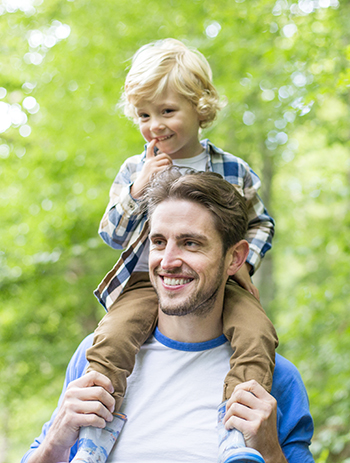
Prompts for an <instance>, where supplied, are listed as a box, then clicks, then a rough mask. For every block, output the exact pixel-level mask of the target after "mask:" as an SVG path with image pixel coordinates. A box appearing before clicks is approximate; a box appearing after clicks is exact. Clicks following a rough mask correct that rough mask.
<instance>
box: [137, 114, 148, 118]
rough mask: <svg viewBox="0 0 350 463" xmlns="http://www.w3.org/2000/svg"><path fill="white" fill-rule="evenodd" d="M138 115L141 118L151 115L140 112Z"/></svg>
mask: <svg viewBox="0 0 350 463" xmlns="http://www.w3.org/2000/svg"><path fill="white" fill-rule="evenodd" d="M138 116H139V119H147V118H148V117H149V115H148V114H147V113H140V114H139V115H138Z"/></svg>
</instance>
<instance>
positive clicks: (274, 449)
mask: <svg viewBox="0 0 350 463" xmlns="http://www.w3.org/2000/svg"><path fill="white" fill-rule="evenodd" d="M226 410H227V411H226V416H225V420H224V421H225V426H226V428H227V429H232V428H236V429H238V430H239V431H241V432H242V433H243V435H244V439H245V441H246V444H247V446H249V447H252V448H254V449H256V450H258V451H259V452H260V453H261V455H262V456H263V457H264V459H265V463H287V460H286V458H285V456H284V454H283V451H282V448H281V446H280V444H279V441H278V433H277V401H276V399H274V397H272V395H271V394H269V393H268V392H266V391H265V389H264V388H263V387H262V386H260V384H258V383H257V382H256V381H255V380H252V381H247V382H245V383H242V384H239V385H238V386H237V387H236V388H235V390H234V392H233V394H232V396H231V398H230V399H229V400H228V402H227V405H226Z"/></svg>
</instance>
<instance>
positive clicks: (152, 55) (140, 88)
mask: <svg viewBox="0 0 350 463" xmlns="http://www.w3.org/2000/svg"><path fill="white" fill-rule="evenodd" d="M166 88H170V89H171V90H173V91H176V92H178V93H179V94H180V95H182V96H184V97H185V98H187V99H188V100H189V101H190V102H191V103H192V104H193V105H194V107H195V108H196V111H197V113H198V116H199V119H200V127H207V126H208V125H210V124H211V123H212V122H213V120H214V119H215V118H216V115H217V112H218V111H219V110H220V109H221V108H222V107H223V106H224V103H223V102H221V101H220V97H219V95H218V92H217V91H216V89H215V87H214V85H213V83H212V71H211V68H210V65H209V63H208V61H207V60H206V58H205V57H204V56H203V55H202V53H200V52H199V51H198V50H196V49H194V48H189V47H187V46H186V45H184V44H183V43H182V42H180V41H179V40H175V39H164V40H159V41H156V42H151V43H149V44H147V45H144V46H143V47H141V48H140V49H139V50H138V51H137V52H136V53H135V55H134V56H133V59H132V64H131V68H130V71H129V72H128V74H127V76H126V80H125V86H124V92H123V95H122V97H121V103H120V106H122V107H123V108H124V114H125V115H126V116H127V117H129V118H131V119H133V120H134V121H135V122H136V121H137V120H138V117H137V112H136V108H135V106H137V105H138V103H139V102H140V101H141V100H150V101H151V100H153V99H155V98H157V97H158V96H159V95H160V94H161V93H162V92H163V91H164V90H165V89H166Z"/></svg>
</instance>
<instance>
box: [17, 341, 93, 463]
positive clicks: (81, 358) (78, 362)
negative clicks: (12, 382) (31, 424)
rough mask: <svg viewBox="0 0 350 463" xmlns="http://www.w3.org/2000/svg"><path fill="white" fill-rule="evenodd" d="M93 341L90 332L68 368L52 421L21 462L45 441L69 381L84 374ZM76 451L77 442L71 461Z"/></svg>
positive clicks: (47, 424)
mask: <svg viewBox="0 0 350 463" xmlns="http://www.w3.org/2000/svg"><path fill="white" fill-rule="evenodd" d="M92 341H93V334H90V335H89V336H87V337H86V338H85V339H84V340H83V341H82V343H81V344H80V346H79V347H78V349H77V350H76V351H75V353H74V355H73V357H72V358H71V360H70V362H69V365H68V367H67V370H66V377H65V380H64V384H63V389H62V392H61V395H60V398H59V401H58V405H57V408H56V410H55V411H54V412H53V414H52V416H51V419H50V421H48V422H46V423H45V424H44V426H43V427H42V430H41V434H40V436H39V437H37V438H36V439H35V440H34V442H33V443H32V445H31V446H30V449H29V450H28V452H27V453H26V454H25V455H24V457H23V458H22V460H21V463H27V461H28V459H29V457H30V456H31V455H32V454H33V453H34V452H35V451H36V449H37V448H39V446H40V445H41V444H42V442H43V441H44V439H45V436H46V434H47V432H48V430H49V429H50V426H51V425H52V423H53V421H54V419H55V418H56V415H57V412H58V409H59V408H60V405H61V403H62V400H63V397H64V394H65V392H66V390H67V387H68V385H69V383H70V382H72V381H74V380H75V379H78V378H80V377H81V376H82V375H83V374H84V371H85V368H86V366H87V360H86V356H85V352H86V349H88V348H89V347H90V346H91V345H92ZM76 451H77V444H75V445H74V446H73V447H72V449H71V453H70V461H71V460H72V459H73V458H74V455H75V454H76Z"/></svg>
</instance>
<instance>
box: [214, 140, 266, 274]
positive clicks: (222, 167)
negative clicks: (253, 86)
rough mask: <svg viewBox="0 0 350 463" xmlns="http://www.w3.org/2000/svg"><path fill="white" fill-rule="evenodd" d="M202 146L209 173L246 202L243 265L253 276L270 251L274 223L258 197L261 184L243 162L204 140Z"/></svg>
mask: <svg viewBox="0 0 350 463" xmlns="http://www.w3.org/2000/svg"><path fill="white" fill-rule="evenodd" d="M205 142H206V143H207V144H208V147H209V149H210V153H211V155H210V162H211V163H210V164H209V166H208V167H209V170H212V171H213V172H217V173H219V174H221V175H222V176H223V177H224V178H225V179H226V180H227V181H228V182H230V183H231V184H232V185H234V186H235V187H236V188H237V190H238V191H239V192H240V193H241V194H242V195H243V196H244V198H245V199H246V201H247V205H248V220H249V223H248V231H247V234H246V237H245V238H246V240H247V241H248V243H249V255H248V258H247V262H248V263H249V264H250V265H251V266H252V271H251V275H253V273H254V272H255V271H256V270H257V269H258V267H259V265H260V263H261V259H262V258H263V257H264V255H265V253H266V252H267V251H268V250H269V249H271V246H272V238H273V235H274V230H275V228H274V227H275V222H274V220H273V218H272V217H270V215H269V214H268V212H267V210H266V208H265V206H264V204H263V202H262V200H261V198H260V196H259V194H258V190H259V188H260V186H261V181H260V179H259V177H258V176H257V174H256V173H255V172H254V171H253V170H252V169H251V168H250V167H249V165H248V164H247V163H246V162H245V161H243V160H242V159H240V158H238V157H236V156H234V155H233V154H230V153H226V152H224V151H223V150H221V149H219V148H216V147H215V146H214V145H212V144H211V143H210V142H209V141H207V140H206V141H205Z"/></svg>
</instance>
